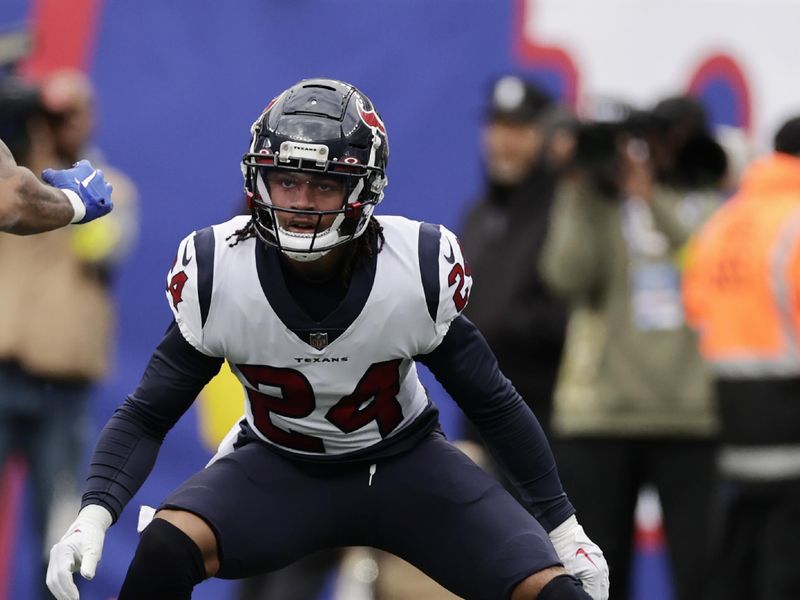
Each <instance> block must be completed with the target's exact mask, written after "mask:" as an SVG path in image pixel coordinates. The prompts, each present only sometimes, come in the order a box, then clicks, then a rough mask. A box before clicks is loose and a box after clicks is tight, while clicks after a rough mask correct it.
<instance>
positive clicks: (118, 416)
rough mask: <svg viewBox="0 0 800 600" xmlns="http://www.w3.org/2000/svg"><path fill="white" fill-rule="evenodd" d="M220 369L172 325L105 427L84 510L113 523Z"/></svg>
mask: <svg viewBox="0 0 800 600" xmlns="http://www.w3.org/2000/svg"><path fill="white" fill-rule="evenodd" d="M221 366H222V359H221V358H216V357H211V356H207V355H205V354H202V353H201V352H199V351H198V350H196V349H195V348H194V347H192V346H191V345H190V344H189V343H188V342H187V341H186V340H185V339H184V338H183V335H181V333H180V331H179V330H178V327H177V326H176V325H175V323H174V322H173V323H172V324H171V325H170V327H169V329H167V332H166V334H165V335H164V339H163V340H162V341H161V343H160V344H159V345H158V348H156V350H155V352H154V353H153V356H152V357H151V358H150V362H149V363H148V365H147V367H146V368H145V371H144V375H143V376H142V379H141V381H140V382H139V386H138V387H137V388H136V391H135V392H134V393H133V394H131V395H130V396H128V398H127V399H126V400H125V402H124V403H123V404H122V406H120V407H119V408H118V409H117V410H116V411H115V412H114V415H113V416H112V417H111V419H110V420H109V421H108V423H107V424H106V426H105V428H104V429H103V431H102V432H101V433H100V437H99V439H98V440H97V445H96V446H95V449H94V453H93V454H92V458H91V461H90V463H89V473H88V476H87V484H86V490H85V493H84V494H83V502H82V507H83V506H86V505H88V504H100V505H102V506H104V507H105V508H107V509H108V510H109V511H110V512H111V514H112V516H113V517H114V521H116V520H117V519H118V518H119V515H120V513H121V512H122V509H123V508H124V507H125V505H126V504H127V503H128V501H130V499H131V498H132V497H133V495H134V494H135V493H136V492H137V491H138V489H139V487H140V486H141V485H142V483H144V480H145V479H146V478H147V476H148V475H149V474H150V470H151V469H152V468H153V464H154V463H155V460H156V456H157V455H158V450H159V448H160V447H161V443H162V442H163V440H164V437H165V436H166V434H167V432H168V431H169V430H170V429H171V428H172V426H173V425H175V423H177V422H178V419H179V418H180V417H181V415H183V413H184V412H186V410H187V409H188V408H189V406H191V404H192V402H194V399H195V398H196V397H197V395H198V394H199V393H200V391H201V390H202V389H203V387H204V386H205V384H206V383H208V382H209V381H210V380H211V378H212V377H214V375H216V373H217V372H218V371H219V369H220V367H221Z"/></svg>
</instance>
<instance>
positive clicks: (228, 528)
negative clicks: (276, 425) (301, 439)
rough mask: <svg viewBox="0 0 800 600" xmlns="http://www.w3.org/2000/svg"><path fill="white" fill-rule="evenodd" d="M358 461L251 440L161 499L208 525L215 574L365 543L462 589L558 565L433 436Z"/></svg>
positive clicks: (499, 491)
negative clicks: (214, 546) (306, 457)
mask: <svg viewBox="0 0 800 600" xmlns="http://www.w3.org/2000/svg"><path fill="white" fill-rule="evenodd" d="M369 467H370V463H359V464H349V465H341V464H337V465H334V464H325V465H313V466H308V465H307V464H306V463H300V462H298V461H293V460H290V459H287V458H285V457H283V456H281V455H279V454H277V453H275V452H274V451H272V450H271V449H269V448H267V447H265V446H264V445H262V444H259V443H251V444H248V445H246V446H244V447H242V448H239V449H237V450H236V451H234V452H233V453H231V454H229V455H227V456H226V457H224V458H221V459H220V460H218V461H217V462H215V463H214V464H213V465H211V466H210V467H208V468H206V469H204V470H203V471H201V472H199V473H197V474H196V475H194V476H193V477H192V478H190V479H189V480H188V481H186V482H185V483H184V484H183V485H182V486H180V487H179V488H178V489H177V490H176V491H174V492H173V493H172V494H170V496H169V497H168V498H167V499H166V500H165V502H164V504H163V505H162V508H178V509H184V510H187V511H190V512H192V513H195V514H197V515H198V516H200V517H201V518H203V519H204V520H205V521H206V522H207V523H208V524H209V525H210V526H211V528H212V529H213V530H214V532H215V534H216V537H217V541H218V545H219V555H220V562H221V567H220V571H219V573H218V576H219V577H222V578H239V577H244V576H248V575H252V574H255V573H259V572H264V571H270V570H274V569H278V568H280V567H283V566H284V565H287V564H289V563H291V562H294V561H296V560H297V559H299V558H301V557H303V556H306V555H308V554H310V553H312V552H315V551H317V550H320V549H323V548H330V547H340V546H373V547H376V548H380V549H383V550H386V551H388V552H391V553H393V554H395V555H397V556H399V557H401V558H403V559H405V560H407V561H408V562H410V563H412V564H413V565H415V566H416V567H418V568H419V569H421V570H422V571H424V572H425V573H427V574H428V575H430V576H431V577H433V578H434V579H436V580H437V581H438V582H439V583H441V584H442V585H443V586H445V587H446V588H448V589H450V590H451V591H452V592H454V593H455V594H458V595H459V596H461V597H463V598H467V599H476V600H477V599H485V600H497V599H498V598H508V597H509V596H510V594H511V590H512V589H513V588H514V586H515V585H516V584H517V583H519V582H520V581H521V580H522V579H524V578H525V577H527V576H528V575H530V574H532V573H535V572H537V571H540V570H542V569H545V568H547V567H551V566H554V565H558V564H559V560H558V558H557V556H556V554H555V550H554V549H553V547H552V545H551V544H550V541H549V538H548V537H547V534H546V533H545V531H544V529H542V527H541V525H539V523H538V522H537V521H536V520H535V519H534V518H533V517H532V516H531V515H530V514H529V513H528V512H527V511H526V510H525V509H524V508H523V507H522V506H520V504H518V503H517V501H516V500H514V499H513V498H512V497H511V495H509V494H508V492H506V491H505V490H504V489H503V488H502V486H500V485H499V484H498V483H497V482H496V481H495V480H494V479H492V478H491V477H490V476H489V475H487V474H486V473H485V472H484V471H482V470H481V469H480V468H479V467H478V466H476V465H475V464H474V463H473V462H472V461H471V460H470V459H468V458H467V457H466V456H465V455H464V454H463V453H462V452H461V451H459V450H458V449H456V448H455V447H454V446H452V445H451V444H450V443H448V442H447V441H446V440H445V439H444V437H443V436H442V435H441V434H438V433H434V434H431V435H430V436H429V437H428V438H427V439H426V440H425V441H423V442H422V443H421V444H419V445H418V446H417V447H415V448H413V449H412V450H410V451H408V452H406V453H404V454H400V455H398V456H393V457H389V458H384V459H380V460H378V461H376V469H375V473H374V475H373V476H372V479H371V482H370V471H369Z"/></svg>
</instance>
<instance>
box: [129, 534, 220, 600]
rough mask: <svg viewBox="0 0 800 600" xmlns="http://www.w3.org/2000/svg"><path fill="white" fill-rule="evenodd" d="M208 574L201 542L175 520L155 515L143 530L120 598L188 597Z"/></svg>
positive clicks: (174, 599)
mask: <svg viewBox="0 0 800 600" xmlns="http://www.w3.org/2000/svg"><path fill="white" fill-rule="evenodd" d="M205 575H206V573H205V566H204V562H203V554H202V552H201V551H200V549H199V548H198V547H197V544H195V542H194V541H193V540H192V539H191V538H190V537H189V536H188V535H186V534H185V533H184V532H183V531H181V530H180V529H178V528H177V527H176V526H175V525H173V524H172V523H169V522H167V521H165V520H163V519H154V520H153V522H152V523H150V525H148V526H147V528H146V529H145V530H144V532H143V533H142V537H141V539H140V540H139V545H138V547H137V548H136V554H135V555H134V557H133V561H132V562H131V565H130V567H129V568H128V574H127V575H126V576H125V582H124V583H123V585H122V590H121V591H120V593H119V598H118V600H140V599H141V598H147V599H148V600H167V599H169V600H183V599H186V600H188V599H189V598H191V595H192V589H193V588H194V586H195V585H197V584H198V583H200V582H201V581H203V579H205Z"/></svg>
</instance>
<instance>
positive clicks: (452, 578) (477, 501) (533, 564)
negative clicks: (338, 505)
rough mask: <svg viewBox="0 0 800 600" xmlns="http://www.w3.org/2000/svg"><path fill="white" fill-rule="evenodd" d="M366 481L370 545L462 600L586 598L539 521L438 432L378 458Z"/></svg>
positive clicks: (573, 599) (558, 599)
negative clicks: (371, 511)
mask: <svg viewBox="0 0 800 600" xmlns="http://www.w3.org/2000/svg"><path fill="white" fill-rule="evenodd" d="M372 485H373V488H374V493H375V498H374V501H375V502H376V503H377V504H376V506H378V507H379V511H380V512H379V518H378V520H377V524H376V525H377V535H376V539H375V541H374V543H373V545H375V546H377V547H379V548H382V549H384V550H387V551H389V552H391V553H393V554H395V555H397V556H400V557H401V558H403V559H405V560H407V561H408V562H410V563H411V564H413V565H415V566H416V567H417V568H419V569H421V570H422V571H423V572H425V573H427V574H428V575H429V576H431V577H433V578H434V579H435V580H436V581H438V582H439V583H440V584H442V585H443V586H444V587H446V588H447V589H449V590H450V591H452V592H453V593H455V594H457V595H459V596H461V597H463V598H466V599H468V600H473V599H474V600H479V599H487V600H488V599H492V600H494V599H496V598H513V600H534V599H537V600H568V599H569V600H579V599H580V600H588V598H589V597H588V596H587V595H586V594H585V592H583V591H582V589H581V588H580V584H577V586H576V585H575V583H576V582H575V581H574V580H573V579H572V578H571V577H569V576H567V575H566V572H565V571H564V569H563V567H562V566H561V565H560V563H559V560H558V557H557V556H556V553H555V550H554V549H553V547H552V545H551V543H550V540H549V538H548V536H547V533H546V532H545V531H544V529H543V528H542V527H541V525H540V524H539V523H538V522H537V521H536V520H535V519H534V518H533V517H532V516H531V515H530V514H529V513H528V512H527V511H526V510H525V509H524V508H523V507H522V506H521V505H520V504H519V503H518V502H517V501H516V500H514V498H512V497H511V495H510V494H509V493H508V492H507V491H506V490H504V489H503V488H502V486H501V485H500V484H498V483H497V482H496V481H495V480H494V479H492V478H491V477H490V476H488V475H487V474H486V473H485V472H484V471H482V470H481V469H480V468H479V467H477V466H476V465H475V464H474V463H473V462H472V461H471V460H469V459H468V458H467V457H466V456H465V455H464V454H463V453H461V452H460V451H459V450H457V449H456V448H455V447H453V446H452V445H451V444H449V443H448V442H446V441H445V440H444V438H443V437H441V436H438V435H433V436H431V437H430V438H428V440H426V441H425V442H423V443H422V444H420V445H419V446H417V447H416V448H414V449H413V450H411V451H409V452H407V453H405V454H403V455H400V456H397V457H393V458H390V459H387V460H384V461H380V462H379V463H378V464H377V470H376V472H375V476H374V478H373V483H372ZM561 576H563V577H561ZM552 581H555V583H552V584H551V582H552Z"/></svg>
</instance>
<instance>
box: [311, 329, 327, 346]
mask: <svg viewBox="0 0 800 600" xmlns="http://www.w3.org/2000/svg"><path fill="white" fill-rule="evenodd" d="M308 343H309V344H311V346H312V347H314V348H316V349H317V350H322V349H323V348H324V347H325V346H327V345H328V333H327V332H326V331H323V332H320V333H310V334H309V335H308Z"/></svg>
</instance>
